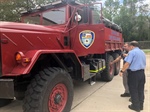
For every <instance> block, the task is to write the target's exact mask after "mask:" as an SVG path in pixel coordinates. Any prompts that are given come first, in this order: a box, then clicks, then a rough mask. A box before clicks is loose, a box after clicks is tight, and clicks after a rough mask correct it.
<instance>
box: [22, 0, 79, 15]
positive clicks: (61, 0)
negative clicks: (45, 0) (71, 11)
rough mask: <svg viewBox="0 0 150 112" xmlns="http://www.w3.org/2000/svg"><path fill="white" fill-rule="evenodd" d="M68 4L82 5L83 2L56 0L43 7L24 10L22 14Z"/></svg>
mask: <svg viewBox="0 0 150 112" xmlns="http://www.w3.org/2000/svg"><path fill="white" fill-rule="evenodd" d="M67 4H71V5H82V4H81V3H79V2H77V1H75V0H59V1H56V2H52V3H49V4H46V5H43V6H41V7H37V8H34V9H30V10H28V11H23V12H22V13H21V14H22V16H24V15H28V14H33V13H38V12H41V11H46V10H48V9H52V8H55V7H61V6H65V5H67Z"/></svg>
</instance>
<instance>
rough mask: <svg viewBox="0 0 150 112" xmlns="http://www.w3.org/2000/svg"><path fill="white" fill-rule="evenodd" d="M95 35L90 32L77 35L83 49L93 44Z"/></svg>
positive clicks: (85, 31) (86, 31)
mask: <svg viewBox="0 0 150 112" xmlns="http://www.w3.org/2000/svg"><path fill="white" fill-rule="evenodd" d="M94 39H95V33H94V32H93V31H91V30H84V31H82V32H80V34H79V41H80V43H81V45H82V46H83V47H85V48H86V49H88V48H89V47H90V46H91V45H92V44H93V42H94Z"/></svg>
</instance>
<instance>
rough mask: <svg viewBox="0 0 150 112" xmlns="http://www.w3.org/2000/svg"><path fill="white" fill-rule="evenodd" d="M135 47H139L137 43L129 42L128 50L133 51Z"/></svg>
mask: <svg viewBox="0 0 150 112" xmlns="http://www.w3.org/2000/svg"><path fill="white" fill-rule="evenodd" d="M135 47H139V44H138V42H137V41H131V42H129V48H130V50H132V49H134V48H135Z"/></svg>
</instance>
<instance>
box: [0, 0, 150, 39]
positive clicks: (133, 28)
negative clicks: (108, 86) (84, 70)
mask: <svg viewBox="0 0 150 112" xmlns="http://www.w3.org/2000/svg"><path fill="white" fill-rule="evenodd" d="M53 1H55V0H0V21H19V20H20V14H21V12H22V11H24V10H31V9H32V8H36V7H39V6H42V5H45V4H48V3H51V2H53ZM77 1H79V2H81V3H91V2H95V1H98V0H77ZM103 15H104V16H105V17H106V18H108V19H110V20H111V21H113V22H115V23H117V24H118V25H120V26H121V27H122V29H123V37H124V39H125V41H131V40H150V6H149V5H148V4H145V0H123V2H120V0H106V1H105V4H104V8H103Z"/></svg>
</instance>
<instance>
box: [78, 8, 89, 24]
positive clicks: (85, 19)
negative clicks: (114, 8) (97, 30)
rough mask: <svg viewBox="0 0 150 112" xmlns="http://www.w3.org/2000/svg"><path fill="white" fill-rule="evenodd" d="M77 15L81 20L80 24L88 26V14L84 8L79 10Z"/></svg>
mask: <svg viewBox="0 0 150 112" xmlns="http://www.w3.org/2000/svg"><path fill="white" fill-rule="evenodd" d="M76 14H77V15H78V19H80V18H81V19H80V21H78V23H79V24H86V23H87V22H88V14H87V11H86V10H85V9H84V8H82V9H81V10H77V12H76ZM75 16H76V15H75ZM75 18H76V17H75Z"/></svg>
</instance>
